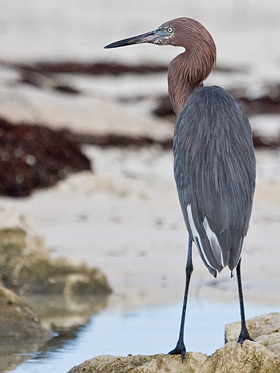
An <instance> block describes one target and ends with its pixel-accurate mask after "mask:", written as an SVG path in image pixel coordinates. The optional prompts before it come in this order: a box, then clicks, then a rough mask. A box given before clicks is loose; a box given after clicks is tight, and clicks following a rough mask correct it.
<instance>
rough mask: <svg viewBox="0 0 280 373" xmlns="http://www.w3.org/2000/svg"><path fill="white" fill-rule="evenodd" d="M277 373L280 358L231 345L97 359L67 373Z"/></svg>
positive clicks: (250, 344)
mask: <svg viewBox="0 0 280 373" xmlns="http://www.w3.org/2000/svg"><path fill="white" fill-rule="evenodd" d="M81 372H83V373H91V372H100V373H126V372H131V373H156V372H160V373H165V372H166V373H167V372H176V373H196V372H197V373H202V372H203V373H229V372H230V373H240V372H242V373H251V372H254V373H279V372H280V357H279V356H277V355H276V354H275V353H273V352H271V351H269V350H268V349H267V348H265V347H264V346H262V345H259V344H258V343H254V342H250V341H245V342H244V343H243V346H242V347H241V346H240V345H239V344H238V343H236V342H231V343H228V344H226V345H225V346H223V347H222V348H220V349H218V350H217V351H216V352H215V353H214V354H213V355H211V356H207V355H205V354H202V353H198V352H188V353H187V354H186V356H185V359H184V363H183V364H182V363H181V358H180V356H170V355H154V356H128V357H113V356H99V357H96V358H94V359H91V360H87V361H85V362H84V363H82V364H81V365H79V366H76V367H74V368H72V369H71V370H70V371H69V372H68V373H81Z"/></svg>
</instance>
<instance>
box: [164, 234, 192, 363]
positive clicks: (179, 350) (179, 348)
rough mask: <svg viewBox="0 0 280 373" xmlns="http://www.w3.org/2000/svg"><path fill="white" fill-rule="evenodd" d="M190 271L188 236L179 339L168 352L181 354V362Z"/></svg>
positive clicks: (184, 350) (190, 244) (190, 248)
mask: <svg viewBox="0 0 280 373" xmlns="http://www.w3.org/2000/svg"><path fill="white" fill-rule="evenodd" d="M192 272H193V264H192V239H191V237H189V249H188V260H187V265H186V287H185V295H184V302H183V310H182V317H181V326H180V333H179V339H178V342H177V345H176V347H175V348H174V350H172V351H170V352H169V355H181V359H182V362H183V361H184V356H185V353H186V347H185V344H184V328H185V318H186V307H187V300H188V291H189V284H190V279H191V275H192Z"/></svg>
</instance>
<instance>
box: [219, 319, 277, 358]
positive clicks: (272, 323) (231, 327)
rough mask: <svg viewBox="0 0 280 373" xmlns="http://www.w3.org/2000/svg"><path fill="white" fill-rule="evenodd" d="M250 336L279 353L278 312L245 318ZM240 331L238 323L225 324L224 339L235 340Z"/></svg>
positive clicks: (227, 340)
mask: <svg viewBox="0 0 280 373" xmlns="http://www.w3.org/2000/svg"><path fill="white" fill-rule="evenodd" d="M247 327H248V330H249V332H250V335H251V337H252V338H253V339H254V340H255V341H256V342H258V343H260V344H262V345H263V346H265V347H266V348H268V349H269V350H271V351H273V352H275V353H277V354H278V355H280V313H270V314H267V315H261V316H256V317H253V318H252V319H249V320H247ZM239 333H240V323H239V322H235V323H232V324H227V325H226V328H225V341H226V342H232V341H236V340H237V338H238V335H239Z"/></svg>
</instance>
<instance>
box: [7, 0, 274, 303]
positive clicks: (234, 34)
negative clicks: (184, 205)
mask: <svg viewBox="0 0 280 373" xmlns="http://www.w3.org/2000/svg"><path fill="white" fill-rule="evenodd" d="M1 3H2V5H3V7H4V6H6V8H5V9H6V13H5V14H4V13H2V14H1V15H0V23H1V24H3V25H5V28H4V31H3V32H2V33H1V34H0V45H1V50H2V52H1V60H2V61H4V62H5V63H6V64H5V65H3V66H2V67H1V72H0V85H1V88H0V98H1V100H0V115H1V116H3V117H5V118H8V119H9V120H11V121H12V122H13V123H19V122H21V121H27V122H28V123H30V124H32V123H38V122H39V123H42V124H44V125H47V126H49V127H50V128H53V129H61V128H68V129H70V130H72V131H73V132H75V133H83V134H96V133H99V134H104V133H108V132H110V133H117V134H121V135H123V134H126V135H127V134H129V135H131V136H136V137H137V136H146V135H149V136H152V137H153V138H155V139H164V138H171V137H172V134H173V125H172V124H171V123H170V122H169V121H168V119H159V118H155V117H154V116H152V114H151V108H152V106H153V104H154V101H153V100H154V97H156V96H158V95H161V94H166V91H167V85H166V74H163V73H162V74H157V75H153V76H151V77H148V76H144V77H140V76H137V75H129V74H128V75H125V76H119V77H110V76H96V77H92V76H90V77H87V76H83V75H80V74H75V73H73V74H68V75H67V76H66V75H65V74H64V75H63V74H61V75H58V76H57V79H58V80H59V81H60V82H64V83H65V82H66V83H67V84H69V85H71V86H74V87H76V88H77V89H79V90H80V91H81V92H82V94H81V95H79V96H71V97H70V96H67V95H63V94H61V93H58V92H53V91H52V90H50V89H49V88H48V86H47V85H46V83H45V81H44V84H45V86H44V89H38V87H33V86H31V85H24V84H22V85H20V84H16V82H17V80H18V78H19V75H20V73H19V71H18V70H16V69H14V68H12V67H11V66H10V65H7V63H11V62H13V63H15V62H17V63H19V62H21V63H27V62H28V63H32V62H38V61H43V60H48V61H53V60H55V61H59V60H76V61H89V60H94V61H100V60H103V61H104V60H106V61H118V62H126V63H129V64H135V63H139V62H141V63H153V64H156V63H165V64H167V63H168V62H169V61H170V59H171V58H173V57H174V56H175V55H176V54H178V52H179V49H175V48H174V49H172V48H166V49H164V48H156V47H154V46H149V45H148V46H141V47H139V48H127V49H125V48H124V49H120V50H118V51H110V52H108V51H104V50H103V49H102V47H103V46H104V45H105V44H107V43H109V42H112V41H114V40H117V39H120V38H123V37H126V36H130V35H134V34H138V33H142V32H145V31H148V30H150V29H151V28H153V27H156V26H158V25H159V24H161V23H162V22H163V21H165V20H166V19H167V18H172V17H175V16H179V15H187V16H191V17H194V18H197V19H199V20H200V21H201V22H202V23H203V24H205V26H206V27H207V28H208V29H209V30H210V31H211V33H212V34H213V36H214V38H215V41H216V43H217V48H218V65H219V64H220V65H225V66H230V67H235V68H236V67H237V68H238V69H237V70H236V71H235V72H233V73H230V74H228V73H226V72H219V71H216V72H214V73H213V74H212V75H211V77H210V78H209V79H208V80H207V84H218V85H222V86H224V87H225V88H233V87H241V88H244V87H245V90H246V92H247V93H248V95H250V96H251V97H257V96H258V95H259V94H260V93H263V92H265V87H266V84H268V83H270V84H272V83H275V84H276V83H277V84H279V81H280V76H279V61H280V55H279V48H278V47H277V45H278V36H279V32H280V26H279V22H278V15H277V12H276V11H279V5H278V2H277V1H271V2H269V3H267V4H266V6H264V5H263V3H262V2H261V1H257V2H254V3H253V2H251V1H248V2H246V3H242V2H238V3H236V2H230V4H227V5H226V6H225V5H224V3H222V2H221V1H214V2H211V9H210V8H209V7H210V5H209V4H207V5H205V4H203V6H202V2H201V1H199V2H197V1H190V2H189V4H188V6H187V7H186V6H185V4H183V3H182V2H180V1H175V2H173V3H172V6H169V8H168V10H167V8H166V6H167V3H166V2H165V6H160V5H161V2H159V1H154V2H152V3H149V5H150V10H149V14H145V17H143V12H140V4H138V3H135V2H134V3H129V4H127V3H126V2H124V1H121V2H118V3H116V2H113V1H109V2H107V3H106V5H104V2H100V1H95V2H94V3H93V2H91V1H83V2H82V3H80V5H79V6H77V4H76V3H75V2H74V1H70V2H69V4H68V7H67V10H66V8H65V7H64V5H62V4H63V3H61V4H60V3H59V4H58V3H57V2H55V1H50V2H48V4H47V3H46V4H44V5H42V4H41V5H40V6H39V5H38V4H37V2H36V1H31V0H29V1H27V2H26V12H25V15H24V16H23V15H22V13H17V15H16V17H15V18H13V16H14V8H13V7H11V6H9V2H7V1H3V0H2V1H1ZM16 3H17V4H18V7H20V4H21V3H20V2H19V1H17V2H16ZM141 8H142V5H141ZM120 9H122V12H121V15H120ZM54 15H55V16H54ZM11 18H13V22H14V25H17V27H13V28H12V27H11V25H9V24H8V23H7V20H8V19H11ZM42 25H43V26H42ZM268 25H269V27H268ZM23 30H24V32H23ZM31 40H32V42H31ZM139 96H144V97H145V99H143V100H135V101H133V102H130V103H129V104H128V103H126V102H125V101H126V100H125V98H128V97H139ZM120 98H122V100H120ZM250 121H251V124H252V128H253V130H254V129H256V130H258V132H261V133H264V134H265V135H267V134H268V135H269V136H271V135H275V134H277V133H279V131H280V116H279V115H272V114H271V115H266V116H252V117H251V118H250ZM82 150H83V152H84V153H85V154H86V155H87V156H88V157H89V159H90V160H91V162H92V169H93V171H94V172H93V173H91V172H82V173H79V174H75V175H72V176H70V177H68V178H67V179H66V180H63V181H61V182H59V183H58V184H57V185H56V186H54V187H52V188H50V189H44V190H39V191H36V192H34V193H33V195H32V196H31V197H28V198H24V199H11V198H7V197H1V198H0V205H1V215H0V219H2V220H5V214H6V213H7V212H10V211H15V212H16V213H20V214H23V215H24V216H26V218H27V219H28V221H30V224H31V225H32V226H33V227H34V230H35V231H36V232H37V233H38V234H39V235H40V236H42V237H43V238H44V240H45V244H46V246H47V247H48V248H49V249H50V250H51V253H52V255H53V256H54V257H58V256H67V257H69V258H71V260H73V261H83V262H86V263H87V264H88V265H92V266H97V267H99V268H101V269H102V270H103V271H104V273H105V274H106V275H107V276H108V279H109V282H110V284H111V286H112V288H113V291H114V295H113V296H112V297H111V300H110V302H111V305H112V306H117V307H137V306H140V305H141V306H143V305H150V304H154V305H158V304H164V303H171V302H177V301H180V300H181V298H182V294H183V289H184V275H185V273H184V266H185V260H186V249H187V239H188V237H187V231H186V228H185V226H184V222H183V218H182V215H181V211H180V206H179V203H178V199H177V192H176V187H175V183H174V180H173V155H172V151H171V150H163V149H162V148H161V147H159V146H157V145H153V146H149V147H143V148H134V147H128V148H120V147H108V148H102V147H98V146H93V145H84V146H83V147H82ZM256 156H257V187H256V194H255V201H254V208H253V214H252V219H251V224H250V230H249V232H248V237H247V239H246V244H245V247H244V252H243V263H242V266H243V281H244V292H245V298H246V299H248V300H251V301H256V302H261V303H265V304H276V305H277V304H280V298H279V289H280V276H279V259H280V251H279V242H280V230H279V224H280V166H279V164H280V162H279V161H280V152H279V150H275V149H273V150H269V149H268V150H258V151H257V154H256ZM194 267H195V271H194V275H193V278H192V287H191V296H192V297H205V298H214V299H219V300H225V301H226V300H232V299H236V300H237V292H236V278H235V277H234V278H233V279H231V278H230V273H229V271H228V270H224V271H223V272H222V273H221V274H220V275H219V276H218V278H217V279H216V280H215V279H213V278H212V277H211V276H210V274H209V273H208V271H207V269H206V268H205V267H204V266H203V264H202V262H201V260H200V258H199V256H198V253H197V251H196V250H195V251H194Z"/></svg>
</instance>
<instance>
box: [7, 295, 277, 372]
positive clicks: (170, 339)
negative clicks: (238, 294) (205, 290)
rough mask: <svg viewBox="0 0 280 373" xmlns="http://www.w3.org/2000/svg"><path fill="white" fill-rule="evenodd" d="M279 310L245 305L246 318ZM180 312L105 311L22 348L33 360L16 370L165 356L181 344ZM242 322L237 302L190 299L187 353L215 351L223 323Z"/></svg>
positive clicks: (175, 306)
mask: <svg viewBox="0 0 280 373" xmlns="http://www.w3.org/2000/svg"><path fill="white" fill-rule="evenodd" d="M278 311H279V308H277V307H272V306H271V307H270V306H262V305H259V304H252V303H247V304H246V314H247V317H248V318H250V317H253V316H257V315H261V314H264V313H270V312H278ZM180 314H181V304H172V305H166V306H161V307H150V308H144V309H137V310H134V311H129V312H128V311H104V312H102V313H100V314H98V315H94V316H92V317H91V319H90V321H89V322H88V323H87V324H86V325H85V326H83V327H79V328H72V329H71V328H69V329H61V330H58V332H59V336H58V337H57V338H54V339H53V340H51V341H49V342H48V343H46V344H43V345H42V346H41V347H40V348H39V351H38V352H35V353H34V354H32V353H30V349H29V350H28V349H26V351H24V348H23V349H22V351H21V353H20V355H21V357H23V356H22V355H24V354H26V355H27V356H30V358H29V359H28V360H26V361H25V362H23V363H22V364H21V365H19V366H18V367H17V368H16V369H14V370H12V372H16V373H23V372H28V373H38V372H59V373H62V372H67V371H68V370H69V369H71V368H72V367H73V366H75V365H78V364H80V363H81V362H83V361H84V360H87V359H90V358H92V357H94V356H97V355H103V354H111V355H123V356H126V355H128V354H156V353H167V352H168V351H169V350H171V349H172V348H174V347H175V344H176V342H177V336H178V329H179V322H180ZM238 320H239V306H238V304H237V303H221V302H209V301H205V300H203V301H199V302H197V301H191V302H190V303H189V307H188V313H187V323H186V329H185V342H186V347H187V350H189V351H200V352H204V353H207V354H211V353H213V352H214V351H215V350H216V349H217V348H219V347H220V346H221V345H222V344H223V343H224V326H225V324H226V323H229V322H233V321H238ZM69 335H70V336H71V338H69ZM27 347H28V346H27ZM18 355H19V354H14V359H16V358H19V357H20V356H18ZM27 356H26V358H28V357H27ZM9 371H11V370H9Z"/></svg>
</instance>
